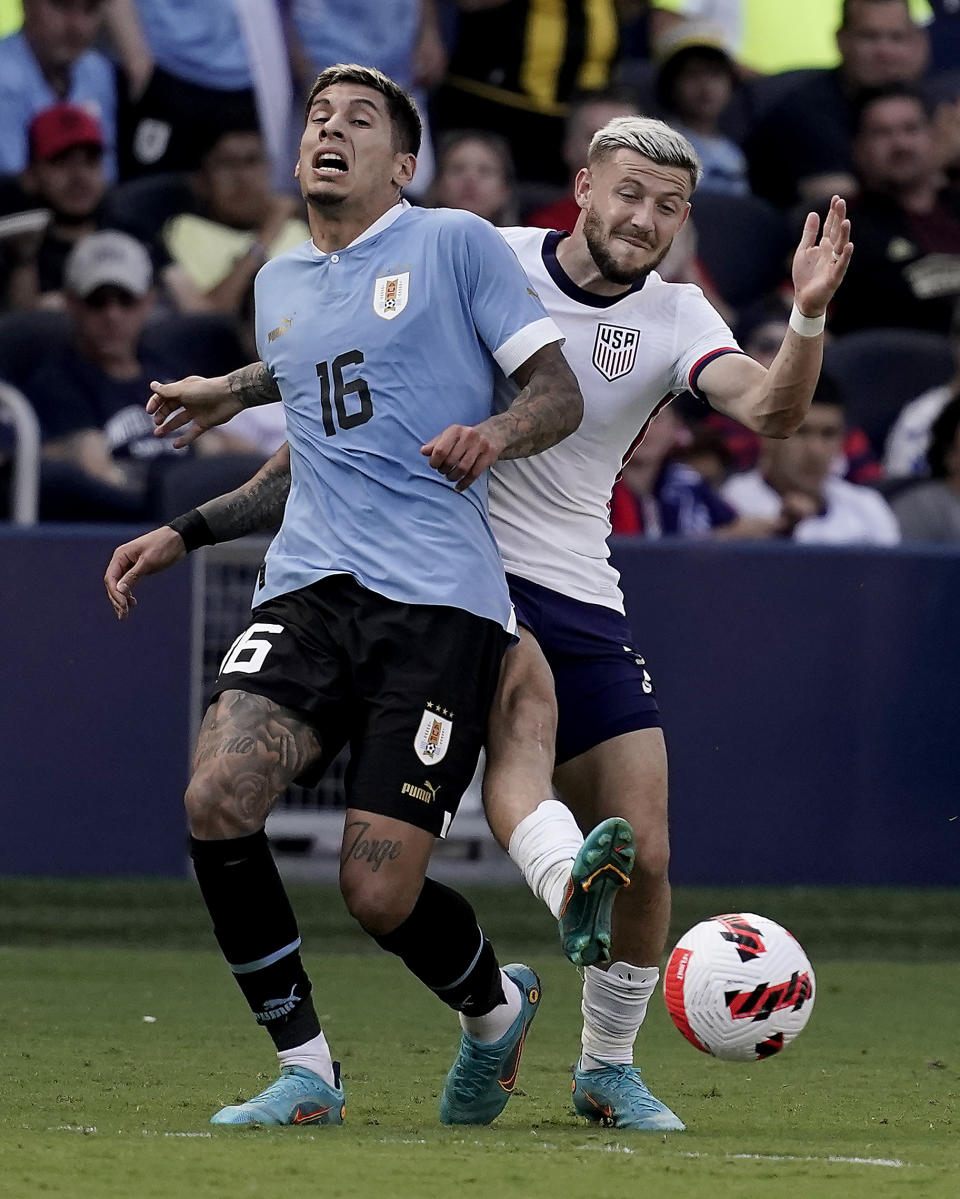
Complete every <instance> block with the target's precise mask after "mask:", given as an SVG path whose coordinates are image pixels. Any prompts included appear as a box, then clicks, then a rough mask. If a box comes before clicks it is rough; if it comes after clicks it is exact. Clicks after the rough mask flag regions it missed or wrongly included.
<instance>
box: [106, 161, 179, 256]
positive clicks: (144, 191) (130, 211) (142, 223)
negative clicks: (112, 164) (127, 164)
mask: <svg viewBox="0 0 960 1199" xmlns="http://www.w3.org/2000/svg"><path fill="white" fill-rule="evenodd" d="M197 207H198V198H197V195H196V192H194V190H193V188H192V187H191V186H190V177H189V176H188V175H185V174H165V175H144V176H143V177H142V178H140V179H131V180H130V181H129V182H128V183H121V184H120V185H119V186H118V187H116V188H114V189H113V191H111V192H110V194H109V195H108V196H107V200H106V203H105V205H104V220H103V223H104V227H105V228H108V229H120V230H122V232H124V233H129V234H130V236H131V237H135V238H137V240H138V241H142V242H143V243H144V244H145V245H148V246H149V245H150V244H151V243H152V242H153V241H154V239H155V238H156V237H157V235H158V234H159V232H160V230H161V229H162V228H163V226H164V223H165V222H166V221H168V220H169V219H170V217H172V216H176V215H177V213H179V212H196V211H197Z"/></svg>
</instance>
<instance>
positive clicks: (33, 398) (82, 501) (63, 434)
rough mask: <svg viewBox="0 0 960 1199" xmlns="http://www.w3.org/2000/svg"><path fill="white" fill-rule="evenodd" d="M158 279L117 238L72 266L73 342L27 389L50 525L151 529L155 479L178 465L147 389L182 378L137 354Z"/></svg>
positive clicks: (175, 368) (94, 243)
mask: <svg viewBox="0 0 960 1199" xmlns="http://www.w3.org/2000/svg"><path fill="white" fill-rule="evenodd" d="M152 275H153V268H152V265H151V262H150V256H149V254H148V253H147V251H146V250H145V249H144V247H143V246H142V245H140V243H139V242H137V241H134V239H133V238H131V237H127V236H126V234H123V233H117V232H115V231H112V230H104V231H101V232H98V233H92V234H90V236H89V237H86V238H84V239H83V240H82V241H80V242H78V243H77V245H76V246H75V247H74V249H73V250H72V251H71V253H70V256H69V258H68V259H67V265H66V296H67V312H68V314H69V316H70V321H71V324H72V328H73V340H72V341H71V343H70V344H67V345H65V346H64V347H63V349H62V352H61V353H60V354H55V355H54V356H53V357H52V358H51V360H50V361H49V362H47V363H46V364H44V365H43V366H42V367H41V368H40V369H39V370H38V371H37V372H36V373H35V374H34V375H33V377H32V378H31V379H30V380H29V381H28V383H27V385H26V387H25V391H26V394H27V397H28V399H29V400H30V402H31V403H32V404H33V406H34V408H35V410H36V412H37V416H38V419H39V421H40V428H41V434H42V437H43V458H44V462H45V468H44V476H43V488H42V491H43V494H42V497H41V513H42V515H43V517H44V518H45V519H51V520H58V519H59V520H85V519H88V520H109V519H130V520H136V519H146V518H147V516H148V515H149V514H148V512H147V511H146V508H145V503H146V500H147V495H148V486H149V484H150V482H151V472H152V471H153V470H155V469H159V468H160V467H159V463H160V462H161V461H162V460H169V461H172V460H173V459H174V458H176V457H178V456H180V455H181V451H177V450H172V448H171V446H170V445H168V444H167V443H166V442H165V441H163V440H162V439H160V438H157V437H154V436H153V421H152V420H151V418H150V417H149V416H148V414H147V412H146V411H145V409H144V403H145V397H147V396H149V394H150V383H151V382H152V381H153V380H154V379H161V380H162V379H169V378H170V377H174V378H176V377H177V376H178V375H179V374H180V372H181V370H182V369H183V364H181V363H179V362H178V363H175V364H174V363H170V362H166V363H164V362H156V361H146V360H144V359H143V358H142V357H141V354H140V351H139V348H138V344H139V341H140V335H141V333H142V332H143V328H144V325H145V323H146V321H147V318H148V316H149V314H150V310H151V307H152V303H153V291H152ZM225 448H234V447H233V446H232V445H231V443H230V439H229V435H228V439H227V441H226V442H224V441H218V443H217V445H216V446H213V447H211V450H212V452H214V453H219V452H222V451H223V450H224V449H225ZM244 448H247V447H246V446H244Z"/></svg>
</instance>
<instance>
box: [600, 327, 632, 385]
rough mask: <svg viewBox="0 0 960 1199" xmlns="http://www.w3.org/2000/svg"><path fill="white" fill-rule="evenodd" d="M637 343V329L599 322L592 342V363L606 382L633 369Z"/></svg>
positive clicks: (618, 377) (619, 377)
mask: <svg viewBox="0 0 960 1199" xmlns="http://www.w3.org/2000/svg"><path fill="white" fill-rule="evenodd" d="M639 344H640V330H639V329H625V328H624V327H623V325H607V324H599V325H597V337H596V340H595V341H594V343H593V365H594V366H595V367H596V368H597V370H598V371H599V372H600V374H601V375H603V377H604V378H605V379H606V380H607V382H608V383H612V382H613V381H614V379H621V378H622V377H623V376H624V375H628V374H629V373H630V372H631V371H632V370H633V364H634V363H635V362H636V360H637V346H638V345H639Z"/></svg>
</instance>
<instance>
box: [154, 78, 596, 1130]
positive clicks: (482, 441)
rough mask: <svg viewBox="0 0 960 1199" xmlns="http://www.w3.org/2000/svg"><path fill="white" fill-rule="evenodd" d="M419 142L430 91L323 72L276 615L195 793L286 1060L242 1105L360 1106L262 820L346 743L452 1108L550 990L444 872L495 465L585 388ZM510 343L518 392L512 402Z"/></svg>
mask: <svg viewBox="0 0 960 1199" xmlns="http://www.w3.org/2000/svg"><path fill="white" fill-rule="evenodd" d="M419 140H420V119H419V115H418V113H417V110H416V106H415V105H414V103H413V101H412V100H411V99H410V97H409V96H407V95H406V93H405V92H403V91H402V89H401V88H399V87H398V86H397V85H396V84H395V83H393V81H392V80H389V79H387V78H386V76H383V75H382V74H380V73H379V72H376V71H372V70H369V69H367V68H362V67H356V66H351V65H346V66H343V65H341V66H336V67H332V68H328V69H327V70H326V71H324V72H323V74H322V75H321V76H320V77H319V78H318V79H317V81H316V84H315V85H314V88H313V90H312V92H311V95H310V97H309V100H308V102H307V109H306V127H305V130H304V133H303V137H302V139H301V143H300V155H299V161H298V163H297V176H298V178H299V180H300V185H301V190H302V192H303V195H304V198H305V200H306V202H307V212H308V218H309V224H310V232H311V240H310V241H307V242H305V243H304V244H303V245H301V246H299V247H297V248H295V249H293V250H291V251H289V252H288V253H285V254H282V255H280V256H279V257H278V258H276V259H274V260H273V261H272V262H270V263H268V264H267V265H266V266H265V267H264V268H263V269H262V270H261V271H260V273H259V275H258V277H257V282H256V291H255V299H256V326H257V342H258V349H259V351H260V354H261V357H262V359H263V363H264V366H263V367H261V372H260V383H259V385H260V386H267V385H269V387H270V388H271V389H272V393H273V395H274V397H275V396H276V395H277V394H278V393H279V394H280V395H281V396H282V399H283V403H284V408H285V414H286V421H287V429H288V436H289V462H290V468H291V469H290V487H289V497H288V499H287V502H286V507H285V512H284V517H283V522H282V525H281V528H280V532H279V533H278V535H277V536H276V538H275V539H274V541H273V542H272V544H271V546H270V549H269V552H268V553H267V556H266V559H265V562H264V565H263V567H262V569H261V571H260V576H259V579H258V583H257V588H256V592H255V605H256V606H255V608H254V612H253V617H252V622H251V623H250V624H249V625H248V627H247V629H246V631H245V632H243V633H242V634H241V635H240V636H239V637H238V638H237V640H236V641H235V642H234V644H233V646H232V647H231V648H230V650H229V651H228V653H227V655H226V657H225V658H224V660H223V663H222V665H221V667H220V675H219V678H218V679H217V682H216V684H215V686H214V690H213V697H212V700H211V703H210V707H209V708H208V709H207V712H206V715H205V716H204V719H203V724H202V726H201V729H200V733H199V737H198V741H197V747H196V751H195V755H194V763H193V774H192V777H191V780H190V783H189V786H188V789H187V794H186V807H187V814H188V818H189V824H190V831H191V856H192V858H193V863H194V868H195V870H196V874H197V879H198V882H199V884H200V889H201V892H202V894H203V897H204V900H205V902H206V904H207V907H208V909H209V911H210V914H211V917H212V920H213V926H214V931H215V934H216V937H217V941H218V943H219V945H220V948H221V950H222V951H223V954H224V956H225V958H226V960H227V963H228V964H229V967H230V969H231V971H232V972H233V974H234V975H235V977H236V980H237V983H238V984H239V986H240V989H241V991H242V992H243V995H244V997H245V998H246V1000H247V1002H248V1004H249V1006H250V1008H251V1010H252V1012H253V1013H254V1015H255V1017H256V1020H257V1022H258V1023H259V1024H262V1025H264V1026H265V1027H266V1029H267V1031H268V1032H269V1033H270V1035H271V1037H272V1039H273V1041H274V1044H275V1047H276V1050H277V1055H278V1057H279V1060H280V1064H281V1072H280V1077H279V1078H278V1079H277V1080H276V1082H274V1083H273V1084H271V1085H270V1086H269V1087H268V1088H267V1089H266V1090H265V1091H263V1092H262V1093H261V1094H259V1095H257V1096H255V1097H254V1098H252V1099H251V1100H249V1101H247V1102H244V1103H240V1104H235V1105H229V1106H227V1107H225V1108H223V1109H222V1110H221V1111H219V1112H217V1113H216V1114H215V1115H214V1117H213V1122H214V1123H218V1124H249V1123H258V1124H303V1123H310V1124H331V1123H341V1122H342V1119H343V1107H344V1094H343V1088H342V1085H341V1082H340V1077H339V1069H338V1066H337V1064H336V1063H334V1062H333V1061H332V1059H331V1053H330V1049H329V1047H328V1045H327V1041H326V1038H325V1036H324V1034H323V1032H322V1030H321V1027H320V1024H319V1022H318V1019H317V1015H316V1012H315V1009H314V1006H313V1003H312V1000H311V984H310V980H309V979H308V977H307V974H306V971H305V969H304V967H303V963H302V961H301V958H300V953H299V948H300V937H299V933H298V931H297V924H296V920H295V917H294V914H293V911H292V909H291V907H290V904H289V901H288V899H287V896H286V892H285V890H284V887H283V884H282V882H281V880H280V877H279V875H278V873H277V870H276V866H275V864H274V862H273V858H272V855H271V852H270V848H269V845H268V843H267V838H266V835H265V833H264V821H265V819H266V816H267V814H268V813H269V811H270V808H271V807H272V805H273V803H274V801H275V799H276V796H277V795H278V794H279V793H280V792H281V791H282V790H283V789H284V788H285V787H286V786H287V785H288V784H289V783H291V782H292V781H293V780H294V779H296V778H304V777H305V776H308V775H311V774H315V773H317V772H318V771H320V770H322V769H323V768H324V766H325V765H326V764H327V763H328V762H329V761H330V760H331V759H332V757H333V756H335V755H336V754H337V753H338V752H339V750H340V748H341V747H342V746H343V745H344V744H345V743H346V742H347V741H349V742H350V744H351V749H352V753H351V762H350V768H349V771H348V775H347V780H346V787H347V803H348V810H347V814H346V823H345V829H344V838H343V847H342V853H341V865H340V885H341V890H342V892H343V895H344V898H345V900H346V903H347V907H348V909H349V910H350V912H351V914H352V915H353V916H354V917H355V919H356V920H357V921H358V922H359V924H360V925H361V926H362V928H363V929H364V930H365V931H366V932H367V933H369V934H370V936H372V937H373V938H374V939H375V940H376V941H377V943H378V944H379V945H380V946H381V947H382V948H384V949H386V950H388V951H389V952H391V953H394V954H396V955H397V956H398V957H399V958H400V959H401V960H402V961H403V962H404V964H405V965H406V966H407V968H408V969H409V970H410V971H411V972H412V973H413V974H414V975H415V976H416V977H417V978H419V979H420V980H421V981H422V982H423V983H424V984H425V985H426V986H427V987H429V988H430V989H431V990H432V991H433V992H434V993H435V994H436V995H437V996H438V998H440V999H441V1000H442V1001H443V1002H445V1003H446V1004H447V1005H448V1006H450V1007H451V1008H453V1009H454V1010H455V1011H457V1012H458V1013H459V1014H460V1021H461V1027H462V1033H461V1047H460V1053H459V1055H458V1057H457V1060H456V1061H455V1063H454V1066H453V1068H452V1069H451V1071H450V1074H449V1075H448V1078H447V1081H446V1085H445V1087H444V1090H443V1095H442V1098H441V1115H442V1117H443V1118H444V1119H445V1120H446V1121H447V1122H467V1121H469V1122H471V1123H489V1121H490V1120H492V1119H494V1118H495V1116H496V1115H497V1114H499V1112H500V1111H501V1110H502V1108H503V1106H504V1105H505V1103H506V1101H507V1099H508V1098H509V1096H510V1093H511V1091H512V1090H513V1086H514V1083H515V1081H516V1074H517V1067H518V1065H519V1058H520V1052H521V1049H522V1047H523V1042H524V1038H525V1035H526V1031H527V1029H528V1027H529V1025H530V1022H531V1020H532V1019H533V1016H534V1014H535V1012H536V1011H537V1010H538V1003H539V998H540V987H539V980H538V979H537V977H536V975H535V974H534V972H533V971H532V970H530V969H529V968H528V967H526V966H523V965H520V964H517V965H512V966H507V967H506V968H505V969H501V968H500V966H499V964H498V962H497V959H496V956H495V954H494V951H493V948H492V946H491V945H490V943H489V941H487V940H486V939H485V938H484V936H483V934H482V932H481V930H480V928H479V926H478V924H477V920H476V917H475V916H474V913H473V910H472V908H471V907H470V905H469V904H468V903H467V901H466V900H465V899H464V898H463V897H462V896H461V895H459V894H458V893H457V892H456V891H453V890H451V889H450V888H448V887H444V886H441V885H440V884H438V883H436V882H434V881H433V880H431V879H429V878H427V877H426V873H425V872H426V868H427V864H428V861H429V858H430V854H431V851H432V849H433V846H434V844H435V840H436V838H437V837H438V836H440V835H442V833H443V832H444V830H445V829H446V826H447V825H448V823H449V821H450V819H451V818H452V816H453V814H454V812H455V811H456V807H457V803H458V801H459V797H460V796H461V795H462V794H463V792H464V790H465V789H466V787H467V784H468V783H469V781H470V778H471V776H472V774H473V771H474V768H475V766H476V762H477V758H478V755H479V752H480V749H481V746H482V744H483V741H484V737H485V733H486V726H487V720H488V715H489V708H490V702H491V700H492V697H493V694H494V690H495V688H496V685H497V680H498V676H499V671H500V665H501V659H502V656H503V653H504V650H505V649H506V647H507V646H508V645H509V644H510V643H511V642H512V640H513V638H512V635H511V631H512V629H514V628H515V627H516V626H515V624H514V623H513V618H512V609H511V605H510V600H509V595H508V592H507V586H506V581H505V579H504V575H503V568H502V565H501V562H500V558H499V555H498V553H497V548H496V544H495V542H494V539H493V535H492V533H491V531H490V527H489V521H488V517H487V506H486V476H485V474H484V472H485V469H486V467H488V466H489V465H490V464H491V463H492V462H493V461H495V460H496V459H497V458H498V457H503V456H507V457H509V456H511V455H513V454H525V453H536V452H538V451H540V450H542V449H544V448H546V447H548V446H550V445H553V444H555V443H556V442H557V441H558V440H559V439H560V438H562V437H564V436H566V435H568V434H569V433H570V432H572V430H573V429H574V428H575V427H576V425H577V424H578V422H579V420H580V416H581V413H582V401H581V397H580V393H579V389H578V387H577V384H576V380H575V379H574V377H573V375H572V373H571V372H570V369H569V367H568V366H567V365H566V363H565V361H564V359H563V356H562V354H561V352H560V347H559V344H558V343H559V342H560V340H561V335H560V333H559V331H558V330H557V328H556V326H555V325H554V323H553V322H552V321H551V320H550V319H549V317H548V316H547V315H546V313H545V312H544V309H543V307H542V305H541V304H540V302H539V300H538V299H537V298H536V296H535V294H534V293H533V291H532V290H531V288H530V287H529V285H528V283H527V280H526V278H525V277H524V275H523V272H522V270H521V269H520V266H519V264H518V263H517V260H516V258H515V257H514V255H513V254H512V253H511V251H510V250H509V249H508V247H507V246H506V245H505V244H504V243H503V241H502V239H501V238H500V236H499V234H497V233H496V231H495V230H494V229H493V228H492V227H491V226H490V225H488V224H487V223H486V222H485V221H482V220H481V219H479V218H478V217H475V216H473V215H472V214H467V213H453V212H449V211H443V212H432V211H426V210H423V209H412V208H410V206H409V205H408V204H406V203H405V202H403V201H402V200H401V191H402V188H403V187H404V185H405V184H407V183H409V181H410V179H411V178H412V175H413V171H414V167H415V161H416V160H415V155H416V153H417V150H418V149H419ZM497 366H499V368H500V370H501V371H503V372H504V373H505V374H507V375H510V376H512V377H513V378H514V379H515V380H516V381H517V384H518V386H519V387H520V388H521V390H520V393H519V396H518V397H517V400H516V401H515V402H514V403H513V404H512V405H511V406H510V408H509V410H507V411H506V412H502V413H495V411H494V386H495V369H496V367H497ZM267 372H269V376H268V377H264V376H266V373H267ZM424 449H426V454H425V453H424ZM471 484H472V486H471ZM468 487H469V490H468V489H467V488H468ZM161 532H162V533H165V535H166V536H167V538H172V539H173V541H174V542H175V543H176V544H177V545H178V546H180V547H184V546H187V547H189V546H192V545H196V544H202V543H208V542H210V541H212V540H213V539H214V538H215V536H216V531H215V529H212V528H211V526H210V525H209V524H208V522H207V520H206V519H205V516H204V515H203V514H201V513H199V512H197V511H194V512H191V513H188V514H187V515H186V516H185V517H183V518H181V519H179V520H177V521H175V522H173V527H172V528H167V529H165V530H163V531H161ZM438 646H442V647H443V648H442V652H437V647H438Z"/></svg>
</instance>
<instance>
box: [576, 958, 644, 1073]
mask: <svg viewBox="0 0 960 1199" xmlns="http://www.w3.org/2000/svg"><path fill="white" fill-rule="evenodd" d="M659 978H660V970H659V967H657V966H631V965H630V964H629V963H628V962H614V963H613V965H612V966H611V967H610V968H609V970H601V969H600V968H599V967H598V966H588V967H587V968H586V970H584V972H583V1002H582V1004H581V1006H580V1010H581V1011H582V1012H583V1034H582V1036H581V1042H582V1044H583V1056H582V1058H581V1059H580V1064H581V1066H582V1067H583V1069H584V1070H598V1069H599V1068H600V1067H601V1066H603V1065H604V1064H605V1063H607V1062H610V1063H613V1064H622V1065H627V1066H629V1065H631V1064H632V1063H633V1043H634V1041H635V1040H636V1039H637V1033H638V1032H639V1031H640V1025H641V1024H642V1023H643V1018H644V1016H646V1014H647V1004H648V1003H649V1002H650V996H651V995H652V994H653V992H654V988H655V987H656V985H657V981H658V979H659Z"/></svg>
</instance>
